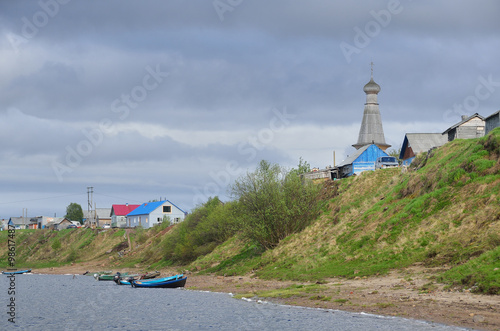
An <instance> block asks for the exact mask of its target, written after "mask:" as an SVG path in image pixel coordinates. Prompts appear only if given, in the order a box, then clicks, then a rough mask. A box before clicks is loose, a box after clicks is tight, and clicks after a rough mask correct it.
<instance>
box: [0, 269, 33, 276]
mask: <svg viewBox="0 0 500 331" xmlns="http://www.w3.org/2000/svg"><path fill="white" fill-rule="evenodd" d="M28 272H31V269H26V270H19V271H2V274H4V275H20V274H26V273H28Z"/></svg>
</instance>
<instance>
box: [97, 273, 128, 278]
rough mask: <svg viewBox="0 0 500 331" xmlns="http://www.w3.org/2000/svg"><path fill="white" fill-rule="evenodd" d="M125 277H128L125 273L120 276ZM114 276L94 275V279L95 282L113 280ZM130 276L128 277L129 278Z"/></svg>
mask: <svg viewBox="0 0 500 331" xmlns="http://www.w3.org/2000/svg"><path fill="white" fill-rule="evenodd" d="M127 275H128V273H126V272H125V273H123V274H121V276H122V277H124V276H127ZM115 276H116V274H115V275H99V274H94V278H95V279H96V280H114V279H115ZM131 276H132V275H130V276H129V277H131Z"/></svg>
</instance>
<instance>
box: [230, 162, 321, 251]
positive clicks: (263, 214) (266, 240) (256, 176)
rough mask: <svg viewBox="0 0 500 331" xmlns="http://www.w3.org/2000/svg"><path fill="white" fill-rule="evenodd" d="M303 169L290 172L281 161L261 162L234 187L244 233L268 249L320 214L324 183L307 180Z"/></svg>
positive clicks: (298, 230) (300, 229)
mask: <svg viewBox="0 0 500 331" xmlns="http://www.w3.org/2000/svg"><path fill="white" fill-rule="evenodd" d="M301 168H304V164H302V161H301V163H300V164H299V169H297V170H291V171H288V170H287V169H285V168H283V167H280V166H279V165H278V164H270V163H269V162H267V161H264V160H263V161H261V162H260V164H259V166H258V168H257V170H255V172H253V173H247V174H246V175H245V176H243V177H242V178H240V179H239V180H237V181H236V182H235V184H234V185H233V186H232V193H233V195H234V197H236V199H237V201H238V216H239V218H238V219H239V225H240V228H241V229H242V231H243V234H244V235H245V236H246V237H248V238H249V239H250V240H254V241H256V242H258V243H259V244H260V245H262V246H263V247H264V248H267V249H270V248H273V247H276V246H277V245H278V243H279V242H280V241H281V240H283V239H284V238H286V237H287V236H289V235H291V234H293V233H297V232H300V231H302V230H303V229H304V228H305V227H306V226H308V225H309V224H310V223H311V222H312V221H313V220H314V219H316V217H318V216H319V212H320V204H319V203H318V201H317V198H318V193H319V189H320V186H319V185H315V184H314V183H312V182H311V181H307V180H304V179H303V178H302V177H301V176H299V174H300V173H302V172H303V169H301Z"/></svg>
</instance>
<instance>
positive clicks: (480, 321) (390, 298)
mask: <svg viewBox="0 0 500 331" xmlns="http://www.w3.org/2000/svg"><path fill="white" fill-rule="evenodd" d="M101 270H113V271H120V272H126V271H128V272H131V273H140V272H142V271H143V270H141V269H134V268H128V269H127V268H125V269H119V270H118V269H116V270H115V269H113V268H111V267H106V266H105V265H93V264H88V263H78V264H74V265H72V266H66V267H61V268H45V269H34V270H33V272H34V273H41V274H76V275H82V274H83V273H85V272H86V271H89V272H90V273H94V272H97V271H101ZM159 271H161V274H162V276H168V275H172V274H175V273H178V269H162V270H159ZM435 272H436V270H434V269H429V268H424V267H421V266H415V267H410V268H407V269H403V270H397V271H394V272H391V273H390V274H388V275H384V276H377V277H369V278H356V279H340V278H332V279H328V280H326V281H325V282H324V283H321V284H320V285H321V286H319V288H320V290H319V291H316V292H314V294H305V293H304V294H299V295H294V296H291V297H287V298H283V297H281V298H280V297H272V298H271V297H267V296H266V295H265V292H264V297H258V295H257V294H258V293H262V291H271V290H276V289H284V288H287V287H289V286H292V285H300V284H303V285H311V284H310V283H301V282H294V281H276V280H264V279H259V278H257V277H254V276H252V275H246V276H230V277H224V276H217V275H200V274H197V273H191V272H188V271H186V272H185V274H188V282H187V284H186V288H187V289H191V290H206V291H212V292H226V293H233V294H234V295H238V294H245V295H246V296H250V297H252V296H253V297H254V298H255V299H257V298H261V299H262V300H264V301H268V302H273V303H279V304H286V305H296V306H304V307H314V308H325V309H335V310H343V311H350V312H365V313H371V314H378V315H385V316H398V317H403V318H411V319H419V320H426V321H431V322H435V323H442V324H447V325H454V326H461V327H466V328H472V329H475V330H500V297H499V296H487V295H478V294H473V293H471V292H470V291H468V290H465V291H448V290H444V289H443V287H444V286H443V285H442V284H437V283H433V282H431V281H429V278H432V275H433V274H434V273H435Z"/></svg>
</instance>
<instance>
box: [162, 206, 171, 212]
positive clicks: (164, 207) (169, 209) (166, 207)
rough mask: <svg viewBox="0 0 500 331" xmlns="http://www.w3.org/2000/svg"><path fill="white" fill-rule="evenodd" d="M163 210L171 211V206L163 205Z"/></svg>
mask: <svg viewBox="0 0 500 331" xmlns="http://www.w3.org/2000/svg"><path fill="white" fill-rule="evenodd" d="M163 212H164V213H171V212H172V206H163Z"/></svg>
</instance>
